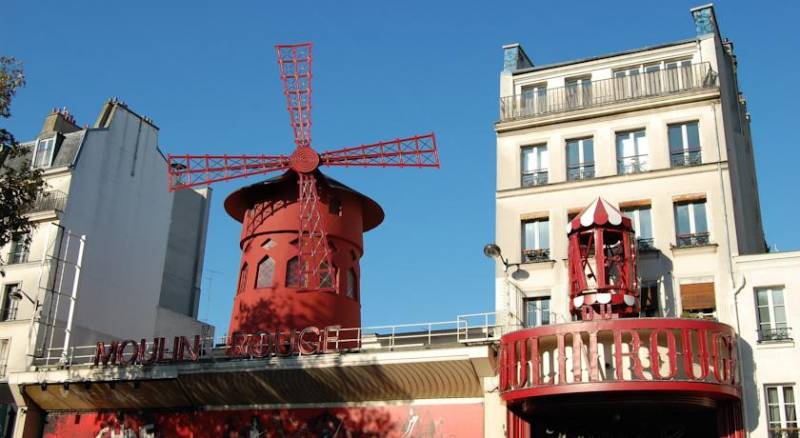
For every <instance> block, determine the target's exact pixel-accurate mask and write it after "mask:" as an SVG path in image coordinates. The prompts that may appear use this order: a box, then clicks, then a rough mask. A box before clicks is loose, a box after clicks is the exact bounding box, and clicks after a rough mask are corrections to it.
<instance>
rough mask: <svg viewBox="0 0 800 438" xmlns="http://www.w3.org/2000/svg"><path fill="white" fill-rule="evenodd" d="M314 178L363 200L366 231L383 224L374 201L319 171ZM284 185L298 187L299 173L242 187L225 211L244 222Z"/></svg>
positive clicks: (285, 173)
mask: <svg viewBox="0 0 800 438" xmlns="http://www.w3.org/2000/svg"><path fill="white" fill-rule="evenodd" d="M314 176H315V177H316V178H317V180H319V181H320V182H321V183H323V184H325V185H327V186H328V187H330V188H333V189H336V190H342V191H346V192H350V193H353V194H354V195H356V196H358V197H359V198H361V201H362V202H363V205H364V208H363V220H364V222H363V223H364V231H369V230H371V229H373V228H375V227H377V226H378V225H380V224H381V222H383V218H384V213H383V209H382V208H381V206H380V205H378V203H377V202H375V201H374V200H373V199H371V198H370V197H368V196H366V195H364V194H363V193H361V192H359V191H357V190H355V189H352V188H350V187H348V186H346V185H345V184H343V183H341V182H339V181H337V180H335V179H333V178H331V177H329V176H327V175H325V174H324V173H322V172H320V171H319V170H316V171H315V172H314ZM284 184H292V185H293V186H297V172H295V171H294V170H291V169H289V170H287V171H286V172H284V173H283V174H281V175H278V176H275V177H273V178H269V179H265V180H263V181H261V182H257V183H255V184H252V185H249V186H246V187H242V188H241V189H239V190H237V191H235V192H233V193H231V194H230V195H229V196H228V197H227V198H226V199H225V211H226V212H228V214H229V215H231V216H232V217H233V218H234V219H236V220H237V221H239V222H242V220H243V219H244V213H245V211H246V210H247V209H249V208H250V207H252V206H253V204H254V203H255V202H261V201H263V200H264V195H266V194H269V193H271V192H276V191H277V190H278V187H279V186H282V185H284Z"/></svg>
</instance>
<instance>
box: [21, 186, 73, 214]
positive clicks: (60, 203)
mask: <svg viewBox="0 0 800 438" xmlns="http://www.w3.org/2000/svg"><path fill="white" fill-rule="evenodd" d="M66 205H67V194H66V193H64V192H61V191H58V190H52V191H49V192H45V193H44V194H42V196H39V197H38V198H36V200H35V201H34V202H33V205H31V207H30V208H28V209H27V210H26V211H25V212H26V213H38V212H41V211H51V210H52V211H64V208H65V207H66Z"/></svg>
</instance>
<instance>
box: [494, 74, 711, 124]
mask: <svg viewBox="0 0 800 438" xmlns="http://www.w3.org/2000/svg"><path fill="white" fill-rule="evenodd" d="M716 87H717V74H716V72H715V71H714V70H712V69H711V67H710V65H709V64H708V63H707V62H704V63H700V64H693V65H688V66H681V67H677V68H668V69H665V70H659V71H654V72H646V73H642V74H638V75H629V76H624V77H616V78H610V79H602V80H598V81H591V82H584V83H582V84H581V85H568V86H566V87H557V88H547V89H541V90H537V92H536V93H532V94H525V93H523V94H521V95H513V96H506V97H501V98H500V121H501V122H508V121H511V120H518V119H526V118H534V117H541V116H546V115H551V114H558V113H565V112H569V111H576V110H580V109H585V108H597V107H603V106H607V105H613V104H616V103H620V102H628V101H637V100H644V99H651V98H654V97H661V96H670V95H677V94H683V93H690V92H696V91H702V90H705V89H713V88H716Z"/></svg>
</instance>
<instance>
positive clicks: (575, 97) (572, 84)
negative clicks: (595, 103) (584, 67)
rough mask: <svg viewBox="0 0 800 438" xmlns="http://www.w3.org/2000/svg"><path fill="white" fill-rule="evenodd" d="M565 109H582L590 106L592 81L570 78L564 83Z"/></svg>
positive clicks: (588, 78)
mask: <svg viewBox="0 0 800 438" xmlns="http://www.w3.org/2000/svg"><path fill="white" fill-rule="evenodd" d="M564 85H565V87H564V90H565V91H566V93H567V94H566V96H567V108H569V109H574V108H582V107H588V106H591V104H592V79H591V78H590V77H582V78H570V79H567V80H566V81H565V84H564Z"/></svg>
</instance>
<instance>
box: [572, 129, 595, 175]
mask: <svg viewBox="0 0 800 438" xmlns="http://www.w3.org/2000/svg"><path fill="white" fill-rule="evenodd" d="M587 178H594V140H593V139H592V138H582V139H577V140H567V180H568V181H577V180H581V179H587Z"/></svg>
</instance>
